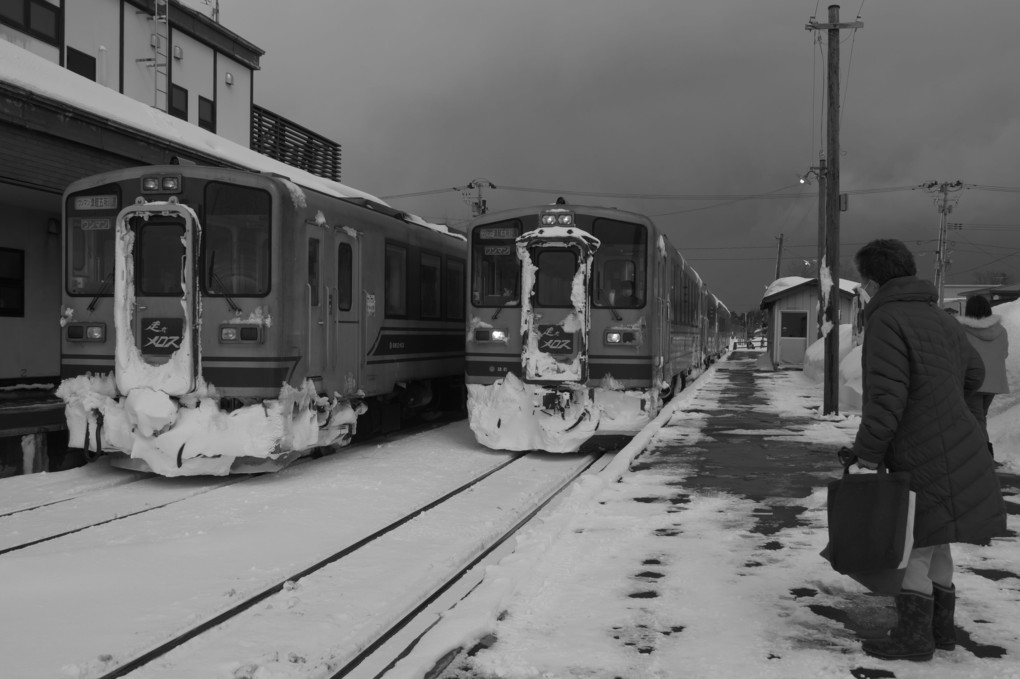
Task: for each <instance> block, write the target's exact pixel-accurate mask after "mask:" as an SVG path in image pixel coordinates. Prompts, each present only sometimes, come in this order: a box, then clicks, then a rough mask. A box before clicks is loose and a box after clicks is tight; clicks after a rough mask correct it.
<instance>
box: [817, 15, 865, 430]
mask: <svg viewBox="0 0 1020 679" xmlns="http://www.w3.org/2000/svg"><path fill="white" fill-rule="evenodd" d="M863 25H864V24H862V23H861V22H860V21H852V22H850V23H845V24H841V23H840V22H839V5H829V22H828V23H825V24H821V23H817V22H814V21H812V22H810V23H809V24H808V25H807V29H808V30H823V29H824V30H826V31H827V32H828V43H829V63H828V69H827V71H828V76H827V77H828V87H827V88H826V89H827V94H828V107H827V109H826V111H827V112H826V130H827V134H826V156H827V160H828V163H827V165H826V170H825V171H826V181H825V189H826V190H825V264H826V269H827V270H828V276H827V278H828V280H825V278H826V277H825V276H822V275H821V266H819V277H818V278H819V281H818V283H819V286H820V287H826V286H828V291H827V294H826V295H825V296H824V298H825V302H826V304H825V378H824V385H823V389H822V411H823V414H825V415H834V414H836V413H837V411H838V410H839V301H840V294H839V290H840V288H839V31H840V30H841V29H844V28H861V27H862V26H863Z"/></svg>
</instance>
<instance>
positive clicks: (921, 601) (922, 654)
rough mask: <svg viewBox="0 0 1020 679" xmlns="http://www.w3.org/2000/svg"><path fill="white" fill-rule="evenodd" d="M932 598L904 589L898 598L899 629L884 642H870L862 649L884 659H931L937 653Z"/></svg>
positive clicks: (897, 626)
mask: <svg viewBox="0 0 1020 679" xmlns="http://www.w3.org/2000/svg"><path fill="white" fill-rule="evenodd" d="M934 605H935V602H934V599H933V598H932V596H931V595H929V594H921V593H920V592H911V591H910V590H903V591H901V592H900V593H899V594H897V595H896V616H897V622H896V627H894V628H893V629H891V630H890V631H889V636H887V637H885V638H883V639H869V640H867V641H865V642H864V643H863V644H862V645H861V648H863V649H864V652H865V653H867V654H868V655H872V656H875V657H876V658H882V659H883V660H931V657H932V655H933V654H934V653H935V640H934V638H933V637H932V611H933V608H934Z"/></svg>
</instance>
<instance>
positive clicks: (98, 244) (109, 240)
mask: <svg viewBox="0 0 1020 679" xmlns="http://www.w3.org/2000/svg"><path fill="white" fill-rule="evenodd" d="M120 202H121V201H120V189H119V188H118V187H117V186H114V185H109V186H101V187H99V188H97V189H90V190H89V191H83V192H80V193H75V194H72V195H70V196H68V198H67V205H65V206H64V209H65V214H66V217H67V224H66V227H65V228H66V233H67V264H66V265H67V291H68V292H69V293H70V294H72V295H112V294H113V267H114V263H113V258H114V234H115V233H116V230H115V229H114V222H116V221H117V213H118V212H119V211H120Z"/></svg>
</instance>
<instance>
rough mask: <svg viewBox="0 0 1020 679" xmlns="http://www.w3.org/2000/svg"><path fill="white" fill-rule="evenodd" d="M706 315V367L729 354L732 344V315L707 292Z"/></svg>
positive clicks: (718, 300)
mask: <svg viewBox="0 0 1020 679" xmlns="http://www.w3.org/2000/svg"><path fill="white" fill-rule="evenodd" d="M707 301H708V306H707V309H708V313H707V315H706V318H705V328H706V338H707V339H706V344H705V359H706V366H707V364H709V363H714V362H715V361H717V360H719V359H720V358H722V357H723V356H724V355H726V353H728V352H729V349H730V346H731V344H732V342H733V337H732V335H733V321H732V318H733V314H732V313H730V310H729V308H727V306H726V305H725V304H723V303H722V301H720V299H719V298H718V297H716V296H715V295H714V294H713V293H711V292H708V297H707Z"/></svg>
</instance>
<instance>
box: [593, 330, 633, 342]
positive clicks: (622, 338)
mask: <svg viewBox="0 0 1020 679" xmlns="http://www.w3.org/2000/svg"><path fill="white" fill-rule="evenodd" d="M602 337H603V338H604V339H605V342H606V344H637V341H638V336H637V333H636V332H634V331H633V330H622V329H615V330H614V329H610V330H606V334H605V335H603V336H602Z"/></svg>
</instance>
